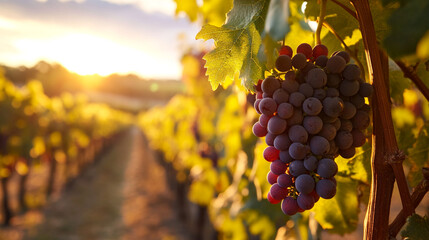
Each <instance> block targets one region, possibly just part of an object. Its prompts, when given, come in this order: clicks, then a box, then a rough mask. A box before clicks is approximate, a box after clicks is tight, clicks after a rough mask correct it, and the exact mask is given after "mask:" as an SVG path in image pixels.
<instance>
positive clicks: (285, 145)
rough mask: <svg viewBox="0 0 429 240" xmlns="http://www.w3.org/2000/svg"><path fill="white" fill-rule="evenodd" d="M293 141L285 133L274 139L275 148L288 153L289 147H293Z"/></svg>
mask: <svg viewBox="0 0 429 240" xmlns="http://www.w3.org/2000/svg"><path fill="white" fill-rule="evenodd" d="M291 143H292V142H291V140H290V139H289V136H288V134H286V133H284V134H281V135H278V136H277V137H276V138H275V139H274V147H275V148H277V149H278V150H280V151H286V150H288V149H289V146H290V145H291Z"/></svg>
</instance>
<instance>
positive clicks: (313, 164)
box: [304, 155, 319, 171]
mask: <svg viewBox="0 0 429 240" xmlns="http://www.w3.org/2000/svg"><path fill="white" fill-rule="evenodd" d="M318 162H319V160H317V158H316V157H315V156H313V155H310V156H307V157H306V158H305V159H304V167H305V169H307V170H308V171H314V170H316V168H317V164H318Z"/></svg>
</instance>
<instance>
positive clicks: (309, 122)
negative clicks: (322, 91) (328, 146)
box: [302, 116, 323, 134]
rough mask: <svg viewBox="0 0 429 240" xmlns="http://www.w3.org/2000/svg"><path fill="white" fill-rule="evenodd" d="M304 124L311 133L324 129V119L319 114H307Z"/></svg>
mask: <svg viewBox="0 0 429 240" xmlns="http://www.w3.org/2000/svg"><path fill="white" fill-rule="evenodd" d="M302 125H303V126H304V128H305V130H307V132H308V133H309V134H317V133H318V132H320V130H322V127H323V121H322V119H321V118H320V117H318V116H306V117H304V120H303V123H302Z"/></svg>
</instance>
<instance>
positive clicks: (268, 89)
mask: <svg viewBox="0 0 429 240" xmlns="http://www.w3.org/2000/svg"><path fill="white" fill-rule="evenodd" d="M279 88H280V82H279V80H278V79H277V78H275V77H274V76H269V77H267V78H265V80H264V81H263V82H262V85H261V89H262V92H264V93H266V94H267V95H268V96H272V95H273V93H274V92H275V91H276V90H277V89H279Z"/></svg>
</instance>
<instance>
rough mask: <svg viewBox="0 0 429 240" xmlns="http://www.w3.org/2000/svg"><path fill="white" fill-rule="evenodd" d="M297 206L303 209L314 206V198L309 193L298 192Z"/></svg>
mask: <svg viewBox="0 0 429 240" xmlns="http://www.w3.org/2000/svg"><path fill="white" fill-rule="evenodd" d="M296 202H297V203H298V206H299V207H300V208H302V209H304V210H309V209H312V208H313V206H314V198H313V196H312V195H310V194H303V193H301V194H299V195H298V197H297V198H296Z"/></svg>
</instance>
